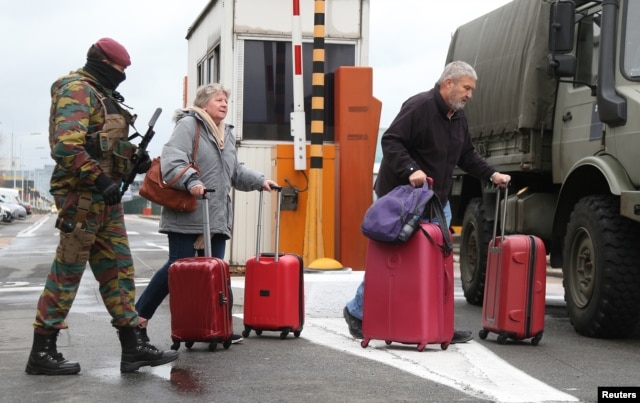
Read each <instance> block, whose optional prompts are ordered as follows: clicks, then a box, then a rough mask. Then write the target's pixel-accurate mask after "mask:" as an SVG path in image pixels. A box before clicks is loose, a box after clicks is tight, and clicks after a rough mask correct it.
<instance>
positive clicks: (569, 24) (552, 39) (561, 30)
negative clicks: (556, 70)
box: [549, 1, 576, 54]
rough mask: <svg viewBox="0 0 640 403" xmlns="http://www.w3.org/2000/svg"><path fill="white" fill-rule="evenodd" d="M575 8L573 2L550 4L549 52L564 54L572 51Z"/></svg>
mask: <svg viewBox="0 0 640 403" xmlns="http://www.w3.org/2000/svg"><path fill="white" fill-rule="evenodd" d="M575 16H576V6H575V4H574V3H573V1H560V2H553V3H551V13H550V16H549V17H550V18H549V51H550V52H551V53H560V54H566V53H570V52H571V51H573V33H574V29H575Z"/></svg>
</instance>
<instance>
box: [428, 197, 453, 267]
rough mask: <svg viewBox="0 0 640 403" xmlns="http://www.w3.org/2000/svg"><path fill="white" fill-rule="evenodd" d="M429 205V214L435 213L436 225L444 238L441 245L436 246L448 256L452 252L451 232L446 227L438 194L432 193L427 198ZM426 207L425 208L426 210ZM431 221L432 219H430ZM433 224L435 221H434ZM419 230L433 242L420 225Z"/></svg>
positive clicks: (445, 218) (445, 219)
mask: <svg viewBox="0 0 640 403" xmlns="http://www.w3.org/2000/svg"><path fill="white" fill-rule="evenodd" d="M429 206H430V207H431V209H430V210H431V216H432V217H433V215H435V218H436V220H437V224H438V227H440V232H442V238H443V239H444V244H443V245H438V247H439V248H440V249H441V250H442V251H443V252H444V254H445V256H449V254H451V252H453V242H452V241H451V232H449V228H447V217H446V216H445V215H444V208H443V207H442V202H440V199H439V198H438V196H436V195H433V197H432V198H431V200H429ZM426 210H427V209H425V211H426ZM431 222H433V220H431ZM434 224H435V223H434ZM420 231H422V233H423V234H424V235H425V236H426V237H427V238H428V239H429V241H431V243H434V244H435V241H434V240H433V238H432V237H431V235H429V233H428V232H427V231H426V230H425V229H424V228H422V226H420Z"/></svg>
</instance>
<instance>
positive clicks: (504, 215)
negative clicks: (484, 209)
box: [492, 183, 509, 247]
mask: <svg viewBox="0 0 640 403" xmlns="http://www.w3.org/2000/svg"><path fill="white" fill-rule="evenodd" d="M500 193H501V192H500V187H498V189H497V190H496V209H495V210H496V211H495V216H494V218H493V238H492V239H493V246H494V247H497V246H498V245H497V241H498V239H497V238H496V235H497V234H496V232H497V230H498V213H499V212H500ZM508 195H509V184H508V183H507V185H506V186H505V187H504V205H503V206H502V207H503V208H502V219H501V220H500V221H501V222H500V241H501V242H502V240H503V239H504V224H505V222H506V221H507V196H508Z"/></svg>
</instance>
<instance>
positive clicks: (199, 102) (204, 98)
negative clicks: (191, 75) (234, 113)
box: [193, 83, 231, 108]
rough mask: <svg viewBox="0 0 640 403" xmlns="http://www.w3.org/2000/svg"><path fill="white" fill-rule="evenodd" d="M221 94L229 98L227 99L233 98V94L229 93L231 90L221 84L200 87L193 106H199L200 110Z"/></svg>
mask: <svg viewBox="0 0 640 403" xmlns="http://www.w3.org/2000/svg"><path fill="white" fill-rule="evenodd" d="M221 92H223V93H224V94H225V95H226V96H227V99H229V98H230V97H231V92H230V91H229V89H228V88H225V86H223V85H222V84H220V83H212V84H206V85H203V86H200V87H198V89H197V90H196V98H195V99H194V100H193V105H194V106H197V107H198V108H202V107H204V106H206V105H207V103H208V102H209V100H210V99H211V97H212V96H214V95H216V94H219V93H221Z"/></svg>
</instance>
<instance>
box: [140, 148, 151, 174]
mask: <svg viewBox="0 0 640 403" xmlns="http://www.w3.org/2000/svg"><path fill="white" fill-rule="evenodd" d="M149 168H151V158H149V153H148V152H146V151H145V152H144V155H143V156H142V158H140V160H139V161H138V163H137V164H136V173H138V174H145V173H147V171H148V170H149Z"/></svg>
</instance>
